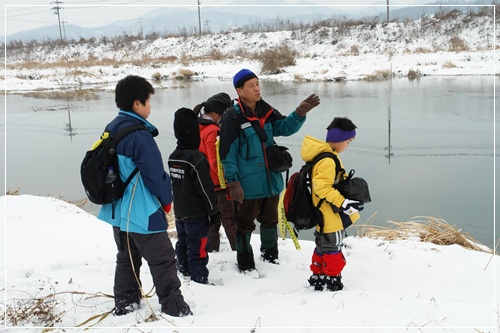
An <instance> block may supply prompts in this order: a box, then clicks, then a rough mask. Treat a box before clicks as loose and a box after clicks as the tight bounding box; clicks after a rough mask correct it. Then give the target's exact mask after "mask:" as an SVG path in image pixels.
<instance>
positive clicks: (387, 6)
mask: <svg viewBox="0 0 500 333" xmlns="http://www.w3.org/2000/svg"><path fill="white" fill-rule="evenodd" d="M387 23H389V0H387Z"/></svg>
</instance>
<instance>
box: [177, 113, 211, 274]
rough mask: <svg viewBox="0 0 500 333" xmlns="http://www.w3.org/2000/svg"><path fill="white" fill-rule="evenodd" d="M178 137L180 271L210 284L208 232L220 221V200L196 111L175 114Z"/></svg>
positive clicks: (178, 255)
mask: <svg viewBox="0 0 500 333" xmlns="http://www.w3.org/2000/svg"><path fill="white" fill-rule="evenodd" d="M174 134H175V137H176V138H177V148H176V149H175V150H174V151H173V152H172V154H170V157H169V159H168V166H169V170H170V178H172V191H173V196H174V202H173V208H174V215H175V227H176V229H177V243H176V245H175V253H176V255H177V268H178V269H179V272H181V273H182V274H183V275H184V276H191V280H192V281H195V282H198V283H202V284H208V269H207V264H208V254H207V240H208V228H209V225H210V223H213V222H216V221H218V214H217V213H218V212H217V198H216V196H215V193H214V186H213V183H212V179H211V178H210V167H209V165H208V161H207V159H206V158H205V156H203V154H202V153H201V152H200V151H199V150H198V147H199V145H200V131H199V128H198V119H197V117H196V114H195V113H194V112H193V110H191V109H188V108H181V109H179V110H177V111H176V112H175V115H174Z"/></svg>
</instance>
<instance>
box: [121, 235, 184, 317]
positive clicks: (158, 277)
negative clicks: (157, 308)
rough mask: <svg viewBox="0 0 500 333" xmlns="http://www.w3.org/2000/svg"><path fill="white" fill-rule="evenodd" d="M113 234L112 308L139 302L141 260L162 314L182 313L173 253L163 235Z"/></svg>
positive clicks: (181, 298)
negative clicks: (114, 245)
mask: <svg viewBox="0 0 500 333" xmlns="http://www.w3.org/2000/svg"><path fill="white" fill-rule="evenodd" d="M113 234H114V238H115V242H116V245H117V247H118V253H117V255H116V270H115V284H114V287H113V292H114V295H115V306H116V307H117V308H125V307H127V306H128V305H131V304H133V303H137V304H139V303H140V300H141V291H140V289H139V284H140V283H141V282H140V268H141V264H142V258H144V259H146V261H147V263H148V265H149V269H150V270H151V275H152V277H153V283H154V285H155V287H156V294H157V295H158V298H159V302H160V304H161V310H162V312H164V313H166V314H169V315H172V316H179V315H181V314H183V312H184V311H186V309H187V308H189V306H188V305H187V304H186V303H185V302H184V298H183V296H182V293H181V291H180V290H179V288H180V286H181V283H180V281H179V278H178V277H177V269H176V261H175V253H174V249H173V247H172V243H171V242H170V239H169V238H168V234H167V232H159V233H153V234H138V233H128V234H127V233H126V232H124V231H120V228H118V227H113ZM127 236H128V237H127ZM129 248H130V254H129ZM131 261H132V262H133V267H132V264H131ZM134 270H135V274H136V275H137V279H136V277H135V276H134Z"/></svg>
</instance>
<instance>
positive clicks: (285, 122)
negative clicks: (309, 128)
mask: <svg viewBox="0 0 500 333" xmlns="http://www.w3.org/2000/svg"><path fill="white" fill-rule="evenodd" d="M305 119H306V117H301V116H299V115H297V113H296V112H292V113H290V114H289V115H288V116H283V115H282V114H281V113H280V112H279V111H278V110H276V109H274V108H273V107H272V106H270V105H269V104H267V103H266V102H265V101H264V100H262V99H261V100H260V101H259V102H257V105H256V108H255V112H254V111H252V110H251V109H250V108H249V107H247V106H246V105H244V104H243V103H242V102H241V101H240V99H238V100H236V101H234V104H233V105H232V106H231V107H230V108H229V109H228V110H226V112H225V114H224V116H223V118H222V122H221V130H220V147H219V154H220V159H221V162H222V165H223V167H224V175H225V177H226V180H227V182H228V183H230V182H234V181H239V182H240V184H241V187H242V188H243V192H244V195H245V200H254V199H260V198H268V197H272V196H275V195H278V194H280V193H281V191H283V188H284V182H283V177H282V175H281V173H277V172H274V171H272V170H271V169H269V166H268V163H267V157H266V154H265V152H266V149H267V147H269V146H272V145H273V144H274V137H277V136H290V135H292V134H294V133H296V132H298V131H299V130H300V128H301V127H302V125H303V124H304V122H305ZM252 124H253V125H252ZM256 125H258V126H260V127H261V128H263V129H264V133H265V134H266V136H267V140H266V141H265V142H262V141H261V139H260V137H259V135H258V134H257V132H256V131H255V129H254V126H256Z"/></svg>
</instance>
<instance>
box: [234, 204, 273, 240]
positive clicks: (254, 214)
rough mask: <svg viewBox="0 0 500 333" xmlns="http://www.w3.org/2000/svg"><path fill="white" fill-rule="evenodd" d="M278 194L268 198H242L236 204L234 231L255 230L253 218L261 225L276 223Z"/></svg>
mask: <svg viewBox="0 0 500 333" xmlns="http://www.w3.org/2000/svg"><path fill="white" fill-rule="evenodd" d="M278 201H279V195H276V196H274V197H269V198H262V199H255V200H244V201H243V203H242V204H238V212H237V223H236V231H238V232H241V233H243V234H248V233H252V232H253V231H254V230H255V220H257V221H259V223H260V224H261V227H264V228H271V227H276V225H277V224H278Z"/></svg>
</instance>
